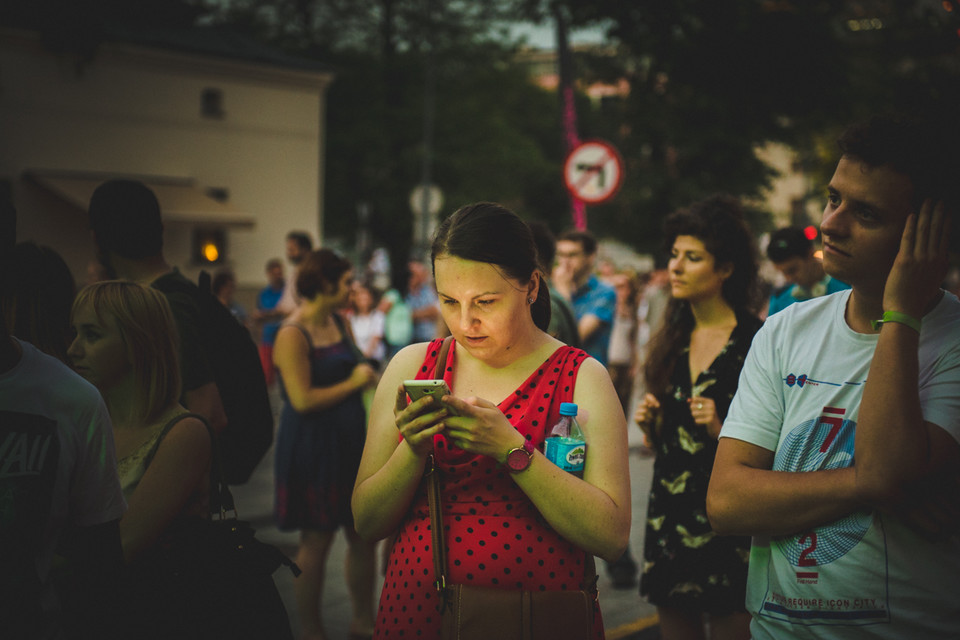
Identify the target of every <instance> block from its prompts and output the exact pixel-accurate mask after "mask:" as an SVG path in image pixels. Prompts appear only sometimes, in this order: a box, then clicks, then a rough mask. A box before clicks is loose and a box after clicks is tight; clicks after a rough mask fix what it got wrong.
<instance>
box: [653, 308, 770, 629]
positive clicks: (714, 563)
mask: <svg viewBox="0 0 960 640" xmlns="http://www.w3.org/2000/svg"><path fill="white" fill-rule="evenodd" d="M761 324H762V323H761V321H760V320H759V319H757V318H755V317H752V316H744V317H738V318H737V326H736V327H735V328H734V329H733V331H732V332H731V334H730V338H729V339H728V341H727V344H726V345H725V346H724V348H723V350H722V351H721V352H720V354H719V355H718V356H717V357H716V359H715V360H714V361H713V362H712V363H711V364H710V366H709V367H708V368H707V369H706V370H704V371H703V372H701V373H700V375H699V376H698V377H697V381H696V383H695V384H694V385H692V386H691V384H690V366H689V363H690V359H689V353H690V349H689V345H688V346H687V347H686V348H684V349H683V351H682V352H681V353H680V355H679V357H678V358H677V362H676V364H675V366H674V369H673V376H672V377H671V380H670V383H671V386H670V389H669V391H668V394H667V397H666V398H660V403H661V407H662V413H663V426H662V428H661V431H660V435H659V437H658V438H656V443H655V444H656V460H655V461H654V467H653V484H652V486H651V488H650V501H649V506H648V508H647V528H646V536H645V538H644V553H643V556H644V558H643V559H644V564H643V577H642V579H641V582H640V593H641V595H644V596H646V597H647V599H648V600H649V601H650V602H651V603H652V604H654V605H657V606H664V607H675V608H681V609H685V610H695V611H701V612H704V613H710V614H713V615H725V614H728V613H733V612H736V611H744V598H745V594H746V585H747V560H748V558H749V555H750V538H749V537H746V536H717V535H716V534H715V533H714V532H713V530H712V529H711V528H710V523H709V521H708V520H707V508H706V499H707V484H708V483H709V481H710V473H711V471H712V470H713V459H714V457H715V456H716V453H717V441H716V440H714V439H713V438H711V437H710V436H709V435H708V434H707V431H706V429H705V428H704V427H702V426H700V425H698V424H696V423H695V422H694V421H693V416H692V415H691V414H690V407H689V404H688V403H687V400H688V399H689V398H691V397H695V396H702V397H707V398H711V399H712V400H713V401H714V402H715V403H716V407H717V414H718V415H719V416H720V420H721V421H723V420H724V419H725V418H726V416H727V411H728V410H729V408H730V401H731V400H733V396H734V394H735V393H736V391H737V382H738V380H739V378H740V369H741V368H742V367H743V361H744V359H745V358H746V356H747V351H749V349H750V343H751V342H752V341H753V336H754V334H756V332H757V330H758V329H759V328H760V325H761Z"/></svg>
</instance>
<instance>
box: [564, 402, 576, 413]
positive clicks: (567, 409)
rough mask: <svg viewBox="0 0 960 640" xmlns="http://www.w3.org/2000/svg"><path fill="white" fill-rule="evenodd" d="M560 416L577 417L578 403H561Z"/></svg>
mask: <svg viewBox="0 0 960 640" xmlns="http://www.w3.org/2000/svg"><path fill="white" fill-rule="evenodd" d="M560 415H562V416H575V415H577V403H576V402H561V403H560Z"/></svg>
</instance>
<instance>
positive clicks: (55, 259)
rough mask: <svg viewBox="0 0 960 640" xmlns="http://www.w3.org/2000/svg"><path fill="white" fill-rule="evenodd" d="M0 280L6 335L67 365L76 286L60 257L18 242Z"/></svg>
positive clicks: (1, 311) (1, 310)
mask: <svg viewBox="0 0 960 640" xmlns="http://www.w3.org/2000/svg"><path fill="white" fill-rule="evenodd" d="M2 277H3V278H4V279H5V280H6V282H5V284H3V285H2V286H0V292H2V293H0V318H2V320H3V321H5V322H6V323H7V329H8V330H9V332H10V334H11V335H14V336H16V337H17V338H20V339H21V340H25V341H27V342H29V343H30V344H32V345H33V346H35V347H37V348H38V349H40V350H41V351H43V352H44V353H46V354H48V355H51V356H53V357H54V358H56V359H58V360H60V361H61V362H64V363H69V361H70V359H69V358H68V357H67V347H68V346H70V341H71V340H72V339H73V330H72V329H71V328H70V307H71V306H72V305H73V298H74V296H75V295H76V284H75V282H74V280H73V274H71V273H70V268H69V267H67V263H66V262H64V261H63V258H61V257H60V254H58V253H57V252H56V251H54V250H53V249H51V248H49V247H43V246H38V245H36V244H34V243H32V242H21V243H19V244H18V245H16V247H14V249H13V251H12V252H11V255H10V262H9V265H8V268H7V270H6V273H4V274H3V275H2Z"/></svg>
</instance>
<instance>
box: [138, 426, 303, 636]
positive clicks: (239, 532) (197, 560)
mask: <svg viewBox="0 0 960 640" xmlns="http://www.w3.org/2000/svg"><path fill="white" fill-rule="evenodd" d="M187 416H190V417H195V418H198V419H200V420H203V422H204V424H206V420H204V418H203V417H202V416H199V415H197V414H182V415H180V416H177V417H176V418H174V419H173V420H171V422H170V423H169V424H167V425H166V426H165V427H164V430H163V431H162V432H161V435H160V437H159V438H158V439H157V444H156V445H154V447H153V449H152V450H151V451H150V453H149V454H148V455H147V458H146V464H147V465H149V463H150V461H151V460H152V459H153V456H154V454H155V453H156V450H157V448H158V447H159V445H160V442H161V441H162V440H163V437H164V436H165V435H166V434H167V432H168V431H169V430H170V429H171V428H172V427H173V425H174V424H176V422H178V421H179V420H181V419H183V418H184V417H187ZM207 429H208V431H209V433H210V438H211V443H212V448H211V454H212V455H211V467H210V498H209V500H210V511H209V517H208V518H183V519H181V520H178V521H176V522H175V523H174V524H172V525H171V526H170V527H169V528H168V530H167V531H165V532H164V534H163V536H162V537H161V539H160V541H159V543H158V545H157V546H156V548H155V549H154V550H153V551H152V552H151V553H149V554H148V555H147V556H146V557H145V558H143V559H138V560H137V562H135V563H134V565H132V566H131V569H133V571H132V572H131V574H132V576H134V578H135V579H134V580H133V581H132V582H131V584H130V587H131V589H133V590H134V593H136V590H139V592H140V594H141V595H142V596H144V598H140V597H138V598H137V600H141V599H146V597H147V596H149V595H150V594H156V595H155V596H154V597H157V595H159V598H157V599H160V600H166V602H164V603H157V605H156V607H154V610H153V611H152V612H151V611H150V610H145V609H142V608H141V611H144V612H145V613H147V614H148V615H146V616H145V617H147V618H153V619H154V620H157V621H158V624H160V625H161V626H162V628H164V629H170V628H171V626H169V625H179V627H177V628H178V629H179V628H183V629H187V630H188V631H189V636H188V637H191V638H193V637H197V638H200V637H202V638H230V639H231V640H237V639H238V638H250V639H251V640H253V639H255V638H281V639H292V637H293V634H292V632H291V630H290V620H289V616H288V614H287V611H286V608H285V607H284V605H283V600H282V598H281V597H280V593H279V591H278V590H277V586H276V584H275V583H274V581H273V575H272V574H273V573H274V572H275V571H276V570H277V569H278V568H279V567H280V566H281V565H283V566H287V567H289V569H290V571H291V572H292V573H293V575H294V576H298V575H300V568H299V567H297V565H296V564H295V563H294V562H293V561H292V560H290V559H289V558H288V557H287V556H286V555H285V554H284V553H283V552H282V551H280V549H278V548H277V547H275V546H273V545H270V544H267V543H265V542H262V541H260V540H257V538H256V531H255V530H254V528H253V527H252V526H251V525H250V523H248V522H246V521H243V520H240V519H239V518H238V517H237V510H236V505H235V503H234V499H233V494H232V493H231V492H230V489H229V487H228V485H227V483H226V481H225V480H224V476H223V472H222V467H221V463H220V458H219V452H218V448H217V441H216V438H215V436H214V433H213V431H212V430H211V429H210V426H209V425H207ZM157 607H159V609H160V610H159V611H157V610H156V608H157ZM154 613H155V614H157V615H156V616H154V615H152V614H154ZM163 625H167V626H163ZM151 631H153V632H155V633H156V635H147V636H144V637H163V636H162V635H161V634H160V633H159V632H157V631H156V626H154V628H153V629H151ZM164 633H169V632H166V631H165V632H164Z"/></svg>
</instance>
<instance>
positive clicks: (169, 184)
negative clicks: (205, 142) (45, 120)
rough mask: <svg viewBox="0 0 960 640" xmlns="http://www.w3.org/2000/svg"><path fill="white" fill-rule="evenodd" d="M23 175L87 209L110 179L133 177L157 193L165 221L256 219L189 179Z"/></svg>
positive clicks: (247, 223) (246, 222)
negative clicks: (99, 187)
mask: <svg viewBox="0 0 960 640" xmlns="http://www.w3.org/2000/svg"><path fill="white" fill-rule="evenodd" d="M25 175H26V176H27V177H29V178H30V179H31V180H33V181H34V182H36V183H37V184H38V185H40V186H41V187H43V188H45V189H47V190H49V191H50V192H51V193H53V194H55V195H57V196H59V197H60V198H62V199H63V200H65V201H66V202H68V203H70V204H72V205H74V206H76V207H79V208H80V209H81V210H82V211H86V210H87V206H88V205H89V204H90V196H92V195H93V191H94V190H95V189H96V188H97V187H98V186H99V185H100V184H101V183H103V182H104V181H106V180H109V179H111V178H133V179H136V180H139V181H140V182H142V183H144V184H145V185H147V186H148V187H149V188H150V189H151V190H153V193H154V194H155V195H156V196H157V201H158V202H159V203H160V212H161V214H162V216H163V220H164V222H190V223H194V224H205V225H211V226H231V227H252V226H254V224H256V219H255V218H254V217H253V215H251V214H250V213H247V212H245V211H241V210H239V209H237V208H236V207H235V206H233V205H232V204H230V203H229V202H228V201H225V200H222V199H217V198H215V197H214V194H213V192H208V191H207V190H204V189H203V188H201V187H199V186H197V184H196V181H195V180H193V179H191V178H172V177H165V176H125V175H109V174H100V173H98V174H94V173H83V172H62V171H43V170H30V171H27V172H25Z"/></svg>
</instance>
